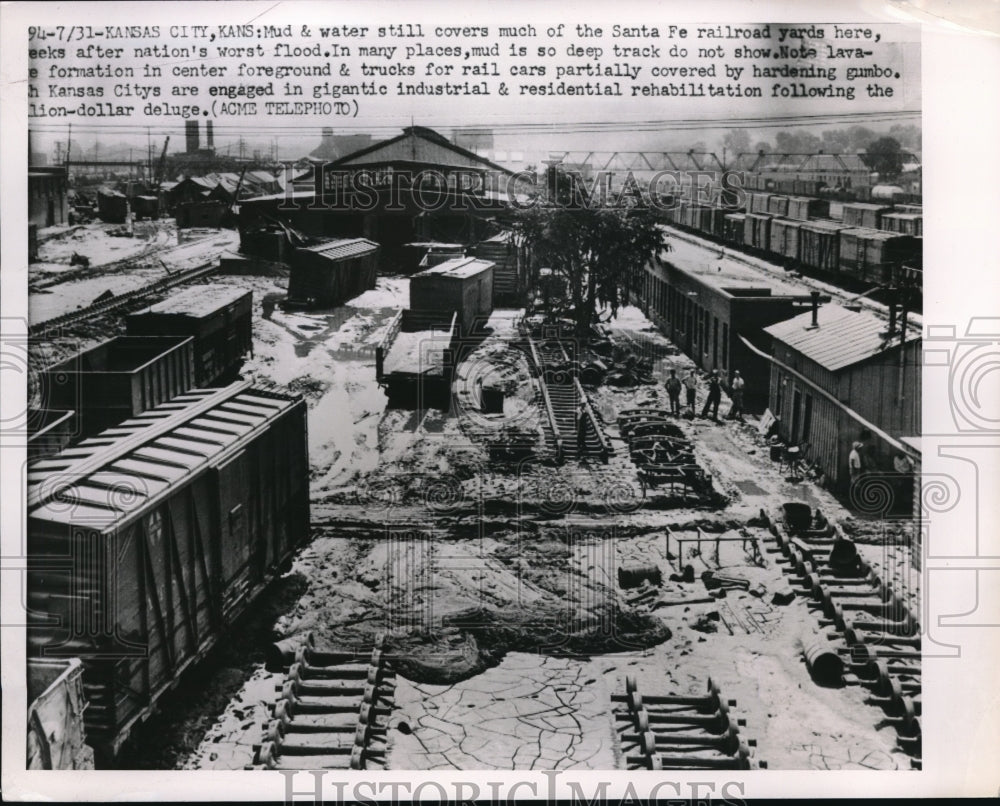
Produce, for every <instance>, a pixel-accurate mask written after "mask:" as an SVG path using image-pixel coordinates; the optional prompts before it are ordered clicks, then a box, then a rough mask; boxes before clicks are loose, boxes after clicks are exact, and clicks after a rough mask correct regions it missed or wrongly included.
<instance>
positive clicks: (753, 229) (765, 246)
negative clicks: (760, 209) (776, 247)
mask: <svg viewBox="0 0 1000 806" xmlns="http://www.w3.org/2000/svg"><path fill="white" fill-rule="evenodd" d="M771 218H772V216H769V215H767V214H765V213H747V216H746V222H745V228H744V231H743V243H744V245H745V246H748V247H750V248H751V249H756V250H757V251H759V252H768V251H770V249H771Z"/></svg>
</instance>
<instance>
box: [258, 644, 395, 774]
mask: <svg viewBox="0 0 1000 806" xmlns="http://www.w3.org/2000/svg"><path fill="white" fill-rule="evenodd" d="M383 645H384V636H383V635H382V634H379V636H377V637H376V639H375V648H374V649H373V650H372V653H371V657H370V658H368V659H359V658H358V656H357V655H356V654H355V653H353V652H324V651H319V650H317V649H316V648H315V646H314V645H313V643H312V640H311V637H310V639H309V640H308V641H307V642H306V643H305V644H303V645H301V646H300V647H299V648H298V649H297V650H296V652H295V655H294V660H293V661H292V662H291V664H290V665H289V667H288V671H287V672H286V674H285V679H284V682H283V683H281V684H279V685H278V686H277V687H276V688H277V691H278V695H279V696H278V699H277V701H276V702H275V703H274V705H273V706H272V709H271V719H270V721H269V722H268V724H267V726H266V727H265V729H264V737H263V741H262V743H261V744H260V745H258V746H255V748H254V759H253V763H252V764H250V765H248V766H247V767H246V769H270V770H298V769H306V770H363V769H383V768H385V766H386V750H387V749H386V733H387V729H388V718H389V714H390V712H391V711H392V705H393V694H394V691H395V675H394V673H393V671H392V669H391V667H390V666H389V664H388V663H387V662H386V658H385V655H384V653H383Z"/></svg>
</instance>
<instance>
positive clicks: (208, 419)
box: [28, 383, 296, 531]
mask: <svg viewBox="0 0 1000 806" xmlns="http://www.w3.org/2000/svg"><path fill="white" fill-rule="evenodd" d="M295 404H296V400H295V399H294V398H288V397H283V396H279V395H273V394H271V393H268V392H263V391H260V390H256V389H252V388H249V384H247V383H238V384H233V385H232V386H230V387H226V388H225V389H224V390H219V389H195V390H192V391H191V392H188V393H187V394H184V395H181V396H179V397H177V398H174V400H172V401H170V402H169V403H165V404H163V405H161V406H158V407H156V408H155V409H151V410H150V411H148V412H146V413H144V414H142V415H140V416H138V417H136V418H134V419H130V420H127V421H125V422H124V423H122V424H121V425H119V426H116V427H114V428H110V429H108V430H106V431H103V432H102V433H101V434H99V435H98V436H96V437H93V438H91V439H87V440H84V441H83V442H81V443H80V444H78V445H76V446H75V447H73V448H70V449H68V450H64V451H63V452H62V453H60V454H57V455H55V456H52V457H50V458H47V459H41V460H39V461H37V462H33V463H32V464H30V465H29V468H28V507H29V509H28V515H29V517H30V518H32V519H34V520H42V521H49V522H56V523H66V524H71V523H74V522H77V521H79V519H81V518H86V522H87V524H88V525H89V526H91V527H93V528H95V529H101V530H105V531H106V530H107V529H109V528H111V527H112V526H115V525H121V524H122V522H124V521H125V520H126V519H128V517H129V515H130V513H132V512H141V511H145V509H146V507H147V506H148V504H149V503H150V501H151V499H153V498H156V497H158V496H161V495H164V494H166V493H168V491H169V490H170V489H171V488H173V487H175V486H176V485H177V484H179V483H180V482H182V481H183V480H185V479H188V478H191V477H193V476H195V475H196V474H198V473H199V472H201V471H202V470H203V469H205V468H207V467H208V466H209V465H211V464H212V463H213V462H214V461H216V460H218V459H219V458H220V457H221V455H222V454H223V453H225V451H226V450H227V449H228V448H229V447H230V446H232V445H234V444H236V443H237V442H240V441H241V440H242V439H243V438H244V437H245V436H247V435H249V434H251V433H252V432H254V431H255V430H257V429H260V428H263V427H265V426H266V425H267V424H268V422H269V421H270V420H272V419H274V417H276V416H277V415H278V414H280V413H282V412H283V411H285V410H286V409H289V408H291V407H292V406H294V405H295Z"/></svg>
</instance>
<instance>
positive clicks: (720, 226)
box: [708, 207, 728, 238]
mask: <svg viewBox="0 0 1000 806" xmlns="http://www.w3.org/2000/svg"><path fill="white" fill-rule="evenodd" d="M727 209H728V208H726V207H712V208H711V209H710V210H709V227H708V231H709V232H710V233H711V234H712V235H714V236H715V237H716V238H725V237H726V212H727Z"/></svg>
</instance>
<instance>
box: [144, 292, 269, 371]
mask: <svg viewBox="0 0 1000 806" xmlns="http://www.w3.org/2000/svg"><path fill="white" fill-rule="evenodd" d="M252 312H253V292H252V291H246V290H244V289H242V288H235V287H233V286H222V285H196V286H191V287H190V288H186V289H184V290H183V291H180V292H178V293H177V294H174V295H173V296H170V297H168V298H167V299H165V300H163V301H162V302H158V303H156V304H155V305H151V306H150V307H149V308H147V309H146V310H144V311H139V312H138V313H133V314H131V315H129V316H128V317H126V319H125V329H126V332H127V333H128V335H130V336H192V337H194V361H195V384H196V385H197V386H214V385H216V384H218V383H228V382H229V381H233V380H236V378H237V376H238V375H239V372H240V369H241V367H242V366H243V358H244V356H245V355H246V354H247V353H248V352H250V351H251V350H252V349H253V320H252Z"/></svg>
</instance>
